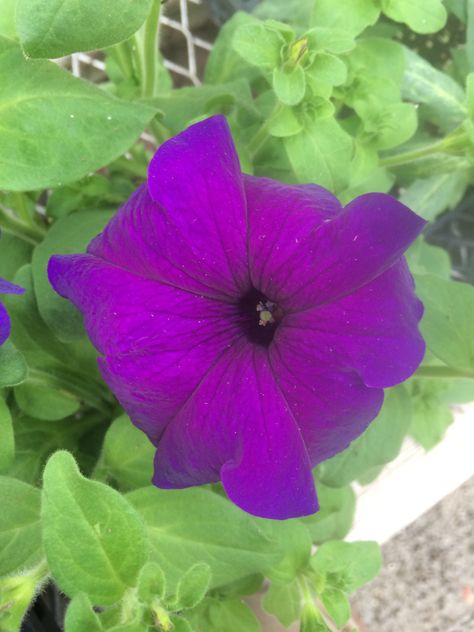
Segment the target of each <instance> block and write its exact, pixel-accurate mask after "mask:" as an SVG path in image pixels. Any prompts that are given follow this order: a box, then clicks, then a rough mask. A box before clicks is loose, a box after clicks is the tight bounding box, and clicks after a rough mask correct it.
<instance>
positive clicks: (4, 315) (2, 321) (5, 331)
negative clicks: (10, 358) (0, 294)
mask: <svg viewBox="0 0 474 632" xmlns="http://www.w3.org/2000/svg"><path fill="white" fill-rule="evenodd" d="M9 335H10V318H9V316H8V312H7V310H6V309H5V307H4V305H2V303H0V345H3V343H4V342H5V340H6V339H7V338H8V336H9Z"/></svg>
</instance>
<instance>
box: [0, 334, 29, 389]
mask: <svg viewBox="0 0 474 632" xmlns="http://www.w3.org/2000/svg"><path fill="white" fill-rule="evenodd" d="M26 375H27V366H26V362H25V359H24V358H23V356H22V354H21V353H20V352H19V351H18V349H16V347H15V346H14V345H13V344H12V343H11V342H10V340H7V341H6V342H4V343H3V345H1V346H0V388H3V387H4V386H15V384H21V382H23V381H24V380H25V379H26Z"/></svg>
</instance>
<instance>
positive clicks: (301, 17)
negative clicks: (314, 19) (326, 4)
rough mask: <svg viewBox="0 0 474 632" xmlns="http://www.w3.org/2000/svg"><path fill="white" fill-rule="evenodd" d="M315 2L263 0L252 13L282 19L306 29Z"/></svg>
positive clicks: (309, 0)
mask: <svg viewBox="0 0 474 632" xmlns="http://www.w3.org/2000/svg"><path fill="white" fill-rule="evenodd" d="M313 4H314V0H263V2H259V3H258V4H257V6H256V7H255V9H254V10H253V11H252V13H253V15H255V16H256V17H258V18H262V19H269V18H270V19H273V20H281V21H283V22H286V23H288V24H291V25H292V26H294V27H297V26H298V27H300V28H301V29H305V30H306V29H307V28H308V24H309V23H310V18H311V11H312V9H313Z"/></svg>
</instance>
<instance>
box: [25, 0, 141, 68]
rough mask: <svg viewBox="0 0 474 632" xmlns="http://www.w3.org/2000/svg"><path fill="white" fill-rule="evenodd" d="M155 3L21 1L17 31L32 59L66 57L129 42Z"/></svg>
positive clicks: (134, 0) (127, 0) (128, 0)
mask: <svg viewBox="0 0 474 632" xmlns="http://www.w3.org/2000/svg"><path fill="white" fill-rule="evenodd" d="M151 3H152V0H100V2H97V0H18V4H17V9H16V28H17V32H18V36H19V38H20V42H21V44H22V46H23V50H24V51H25V53H26V54H27V55H28V56H29V57H43V58H51V57H63V56H64V55H69V54H70V53H75V52H77V51H86V50H93V49H96V48H105V47H106V46H112V45H113V44H117V43H118V42H123V41H124V40H126V39H128V38H129V37H130V36H131V35H133V33H135V31H137V30H138V29H139V28H140V26H141V25H142V24H143V22H144V21H145V18H146V17H147V15H148V13H149V12H150V8H151Z"/></svg>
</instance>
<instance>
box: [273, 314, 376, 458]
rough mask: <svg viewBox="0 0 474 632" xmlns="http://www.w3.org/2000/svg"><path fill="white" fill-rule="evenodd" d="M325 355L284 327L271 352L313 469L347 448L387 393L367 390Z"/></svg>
mask: <svg viewBox="0 0 474 632" xmlns="http://www.w3.org/2000/svg"><path fill="white" fill-rule="evenodd" d="M310 333H311V332H310ZM324 351H325V350H324V349H320V348H318V347H313V346H312V344H311V336H309V337H308V335H307V334H306V332H305V331H304V330H303V329H292V328H289V327H288V328H287V327H284V326H280V327H279V329H278V331H277V335H276V336H275V341H274V343H273V344H272V345H271V346H270V348H269V357H270V362H271V365H272V367H273V372H274V374H275V376H276V379H277V381H278V384H279V387H280V389H281V392H282V393H283V395H284V397H285V399H286V401H287V402H288V405H289V407H290V409H291V411H292V413H293V416H294V418H295V420H296V422H297V423H298V426H299V428H300V431H301V434H302V436H303V439H304V442H305V444H306V449H307V450H308V454H309V456H310V460H311V464H312V465H313V466H315V465H317V464H318V463H320V462H321V461H324V460H325V459H328V458H329V457H331V456H333V455H334V454H337V453H338V452H340V451H341V450H344V449H345V448H346V447H347V446H348V445H349V444H350V443H351V441H353V440H354V439H356V438H357V437H358V436H359V435H360V434H361V433H362V432H363V431H364V430H365V429H366V428H367V426H368V425H369V423H370V422H371V421H372V420H373V419H374V418H375V417H376V416H377V414H378V412H379V410H380V408H381V406H382V403H383V390H381V389H375V388H368V387H367V386H365V384H364V383H363V382H362V380H361V378H360V377H359V376H358V375H357V373H356V372H355V371H352V370H350V369H341V368H339V367H334V366H331V365H330V364H328V363H327V362H326V358H325V356H324Z"/></svg>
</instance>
